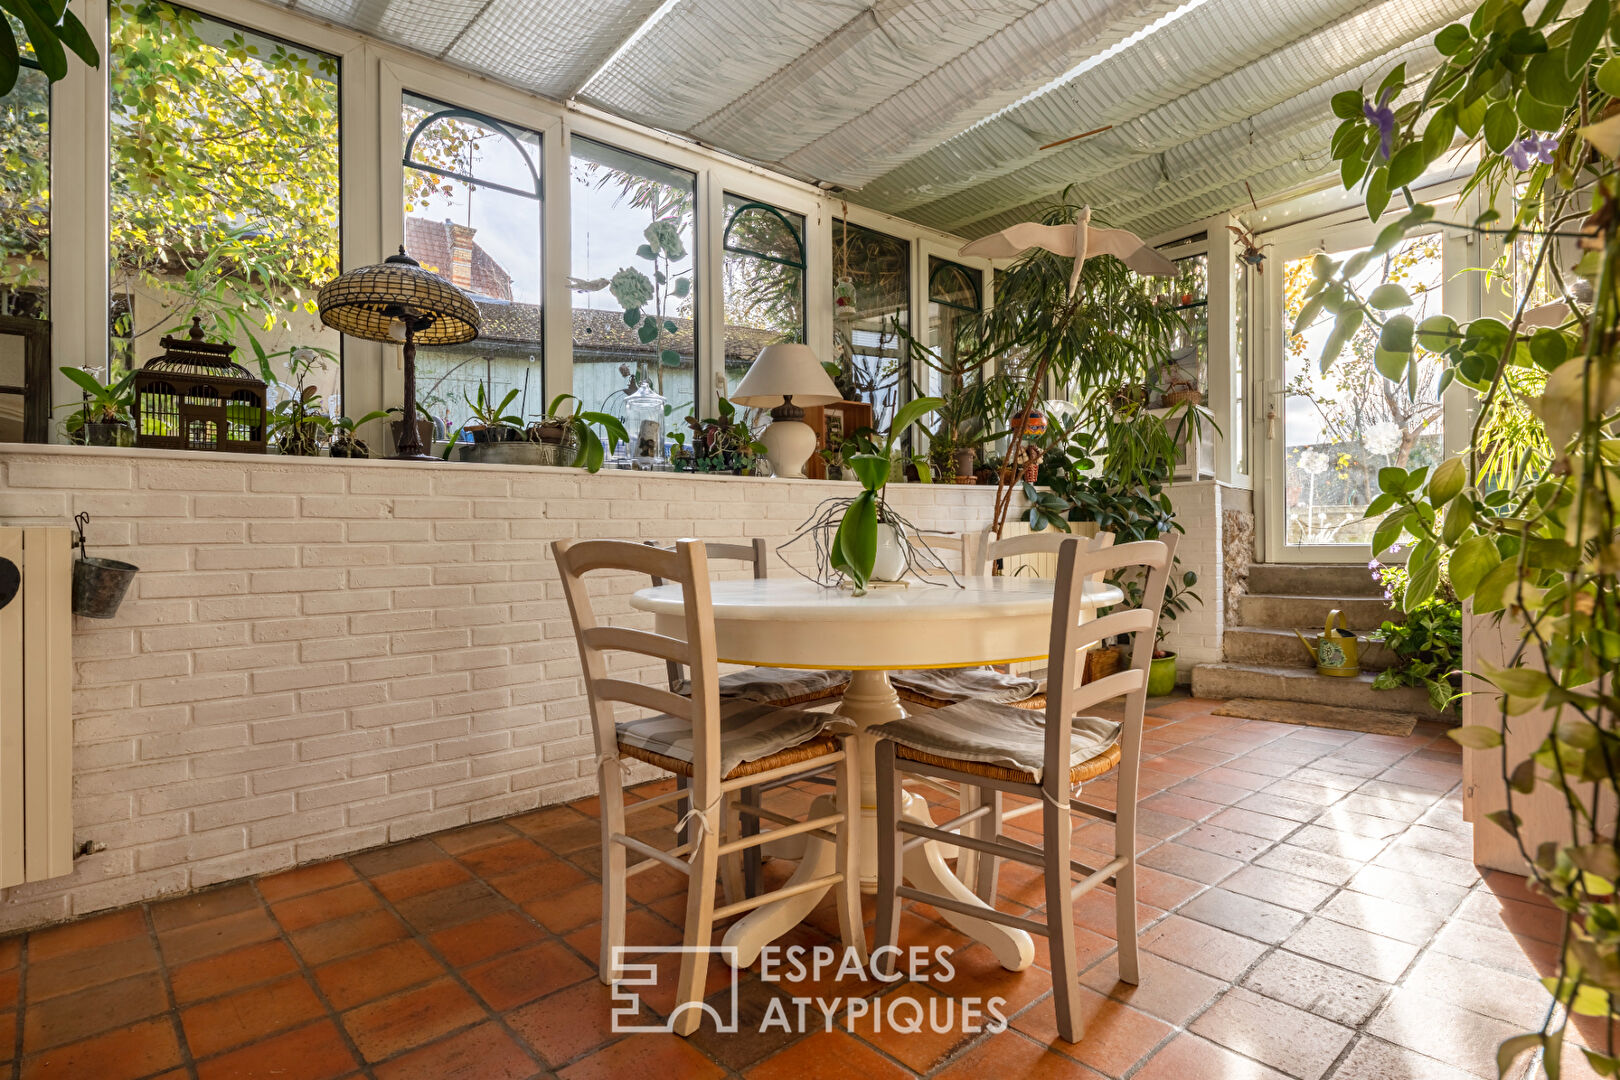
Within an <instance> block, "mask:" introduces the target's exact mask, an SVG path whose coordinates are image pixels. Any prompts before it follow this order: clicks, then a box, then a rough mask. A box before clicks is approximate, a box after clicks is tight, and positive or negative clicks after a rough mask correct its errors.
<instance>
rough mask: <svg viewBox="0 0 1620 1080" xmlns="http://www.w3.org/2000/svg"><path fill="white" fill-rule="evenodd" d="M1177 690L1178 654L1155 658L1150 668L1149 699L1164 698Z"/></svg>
mask: <svg viewBox="0 0 1620 1080" xmlns="http://www.w3.org/2000/svg"><path fill="white" fill-rule="evenodd" d="M1175 688H1176V654H1175V653H1165V654H1164V655H1163V656H1155V657H1154V658H1153V661H1152V664H1151V665H1150V666H1149V668H1148V684H1147V692H1148V696H1149V697H1163V696H1164V695H1165V694H1168V693H1170V692H1172V691H1173V690H1175Z"/></svg>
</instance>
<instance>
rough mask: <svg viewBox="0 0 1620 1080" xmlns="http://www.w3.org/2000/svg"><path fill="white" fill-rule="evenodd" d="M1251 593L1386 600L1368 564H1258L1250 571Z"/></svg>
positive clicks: (1382, 588) (1250, 568) (1382, 589)
mask: <svg viewBox="0 0 1620 1080" xmlns="http://www.w3.org/2000/svg"><path fill="white" fill-rule="evenodd" d="M1249 592H1250V593H1256V594H1266V595H1271V596H1341V597H1342V596H1383V595H1384V587H1383V586H1382V585H1380V584H1378V582H1376V581H1374V580H1373V576H1372V572H1371V571H1370V570H1368V569H1367V566H1366V564H1365V563H1350V564H1345V563H1327V564H1322V565H1315V566H1307V565H1304V564H1299V565H1295V564H1293V563H1255V564H1254V565H1253V566H1251V567H1249Z"/></svg>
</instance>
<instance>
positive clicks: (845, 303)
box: [833, 277, 855, 323]
mask: <svg viewBox="0 0 1620 1080" xmlns="http://www.w3.org/2000/svg"><path fill="white" fill-rule="evenodd" d="M833 314H834V316H835V317H836V318H837V319H838V321H839V322H846V323H850V322H854V321H855V283H854V282H853V281H851V280H850V279H849V278H847V277H841V278H839V279H838V281H837V283H836V284H834V285H833Z"/></svg>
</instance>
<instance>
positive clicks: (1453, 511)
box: [1440, 499, 1474, 544]
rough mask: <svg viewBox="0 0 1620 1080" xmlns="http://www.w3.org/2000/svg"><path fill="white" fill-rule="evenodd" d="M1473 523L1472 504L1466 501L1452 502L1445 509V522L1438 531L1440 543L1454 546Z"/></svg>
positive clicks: (1457, 500)
mask: <svg viewBox="0 0 1620 1080" xmlns="http://www.w3.org/2000/svg"><path fill="white" fill-rule="evenodd" d="M1473 523H1474V504H1473V503H1472V502H1469V501H1468V500H1467V499H1454V500H1452V502H1451V504H1450V505H1448V506H1447V507H1446V521H1445V524H1444V525H1443V526H1441V529H1440V540H1441V542H1442V543H1445V544H1455V543H1456V542H1457V541H1458V540H1460V539H1462V536H1463V534H1464V533H1466V532H1467V531H1468V527H1469V526H1470V525H1472V524H1473Z"/></svg>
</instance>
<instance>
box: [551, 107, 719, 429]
mask: <svg viewBox="0 0 1620 1080" xmlns="http://www.w3.org/2000/svg"><path fill="white" fill-rule="evenodd" d="M571 143H572V153H571V159H570V162H569V171H570V174H571V175H570V178H569V198H570V213H571V220H572V222H573V230H572V232H573V251H572V266H571V267H570V273H571V277H570V279H569V284H570V286H571V287H572V288H573V290H574V310H573V326H574V395H575V396H576V397H578V398H579V399H580V401H582V402H583V403H584V408H587V409H599V410H602V411H604V412H609V413H613V414H614V415H616V416H619V417H623V416H624V399H625V397H626V393H627V391H628V390H629V389H630V387H631V381H632V380H636V381H638V382H645V383H646V384H647V385H648V386H650V387H651V388H652V389H653V391H654V392H656V393H657V394H659V395H660V396H662V397H663V399H664V402H665V409H666V411H667V413H668V414H669V424H668V425H667V426H666V431H674V430H677V428H679V425H680V422H681V421H682V419H684V418H685V417H687V416H690V415H691V414H692V403H693V400H694V398H695V393H696V380H695V378H694V374H693V373H694V372H695V371H696V369H697V368H696V364H697V338H698V333H699V331H700V329H701V328H700V326H699V323H698V317H697V313H698V293H699V284H698V281H697V276H696V275H695V274H694V273H693V272H692V267H693V252H694V250H695V239H696V228H697V210H696V206H697V177H696V175H695V174H693V173H690V172H687V171H686V170H684V169H676V168H672V167H671V166H668V165H664V164H662V163H660V162H657V161H653V160H651V159H650V158H644V157H641V156H639V155H636V154H631V153H628V152H627V151H624V150H619V149H617V148H615V147H612V146H608V145H606V144H604V143H599V142H595V141H593V140H591V139H585V138H581V137H579V136H578V135H576V136H574V137H573V139H572V140H571ZM680 430H684V428H681V429H680Z"/></svg>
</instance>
